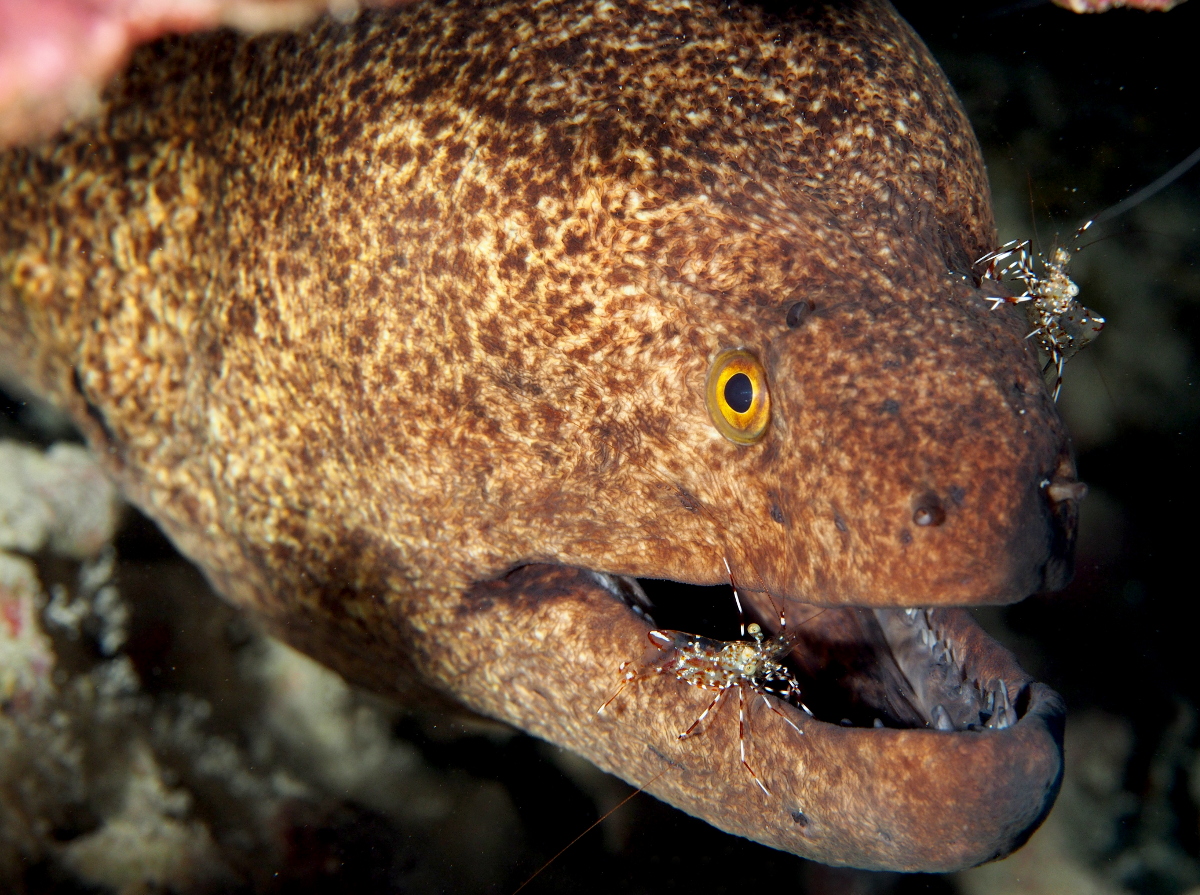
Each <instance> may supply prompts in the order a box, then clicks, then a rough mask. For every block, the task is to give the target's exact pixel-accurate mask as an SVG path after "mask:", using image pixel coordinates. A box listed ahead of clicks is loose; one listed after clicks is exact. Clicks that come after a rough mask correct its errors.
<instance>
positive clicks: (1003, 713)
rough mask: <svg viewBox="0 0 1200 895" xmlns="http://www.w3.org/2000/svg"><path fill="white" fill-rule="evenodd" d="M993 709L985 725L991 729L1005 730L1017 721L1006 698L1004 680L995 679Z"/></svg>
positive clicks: (1006, 692) (1006, 690)
mask: <svg viewBox="0 0 1200 895" xmlns="http://www.w3.org/2000/svg"><path fill="white" fill-rule="evenodd" d="M995 692H996V702H995V711H996V713H995V714H994V715H992V718H991V720H990V721H988V723H987V726H988V728H990V729H991V730H1006V729H1007V728H1009V727H1012V726H1013V725H1014V724H1016V723H1017V714H1016V712H1014V711H1013V707H1012V703H1011V702H1009V700H1008V687H1007V686H1006V685H1005V683H1004V681H996V691H995Z"/></svg>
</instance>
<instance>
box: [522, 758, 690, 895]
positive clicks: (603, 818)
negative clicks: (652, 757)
mask: <svg viewBox="0 0 1200 895" xmlns="http://www.w3.org/2000/svg"><path fill="white" fill-rule="evenodd" d="M673 767H675V766H674V765H671V764H669V765H667V766H666V767H665V768H663V769H662V770H661V771H659V772H658V773H657V774H655V775H654V776H653V777H651V778H650V779H649V780H647V781H646V782H645V783H643V784H642V785H641V786H639V787H638V788H637V789H635V790H634V791H633V792H631V793H630V794H629V795H627V796H626V797H625V798H623V799H621V801H619V802H617V804H615V805H613V806H612V807H611V808H609V809H608V810H607V811H605V812H604V813H603V814H601V815H600V816H599V817H598V818H596V820H595V822H593V823H592V825H591V826H589V827H588V828H587V829H586V830H584V831H583V832H582V833H580V834H579V835H578V836H576V837H575V838H574V839H572V840H571V841H570V842H568V843H567V844H566V845H564V846H563V847H562V848H560V849H559V850H558V851H557V852H556V853H555V855H554V857H553V858H551V859H550V860H549V861H547V862H546V863H545V864H543V865H542V866H541V867H539V868H538V869H537V870H535V871H534V872H533V875H532V876H530V877H529V879H527V880H525V882H523V883H521V885H519V886H517V887H516V888H515V889H513V891H512V895H517V893H518V892H520V891H521V890H522V889H524V888H525V887H526V886H528V885H529V884H530V883H531V882H533V881H534V880H535V879H537V878H538V877H539V876H541V873H542V871H543V870H545V869H546V868H547V867H549V866H550V865H551V864H553V863H554V862H555V861H557V860H558V859H559V858H560V857H562V855H563V853H564V852H565V851H566V850H567V849H569V848H570V847H571V846H572V845H574V844H575V843H576V842H578V841H579V840H580V839H582V838H583V837H584V836H586V835H587V834H588V833H590V832H592V830H594V829H596V827H598V826H600V824H602V823H604V822H605V821H606V820H608V819H609V818H610V817H612V815H613V814H614V813H615V812H616V811H617V809H619V808H622V807H624V806H625V804H626V803H627V802H629V800H630V799H632V798H633V797H634V796H638V795H641V794H642V792H643V791H645V789H646V787H647V786H649V785H650V784H652V783H653V782H654V781H655V780H657V779H658V778H659V777H661V776H662V775H663V774H665V773H666V772H667V771H669V770H671V768H673Z"/></svg>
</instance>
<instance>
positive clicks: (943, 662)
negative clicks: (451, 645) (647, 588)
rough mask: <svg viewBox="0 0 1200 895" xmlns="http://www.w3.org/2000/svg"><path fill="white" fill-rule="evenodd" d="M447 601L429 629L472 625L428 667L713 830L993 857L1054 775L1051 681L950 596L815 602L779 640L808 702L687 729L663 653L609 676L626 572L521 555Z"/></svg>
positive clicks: (633, 631) (635, 632) (905, 864)
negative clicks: (930, 601)
mask: <svg viewBox="0 0 1200 895" xmlns="http://www.w3.org/2000/svg"><path fill="white" fill-rule="evenodd" d="M743 597H744V598H747V599H748V600H749V601H750V602H752V603H753V602H754V601H755V600H756V599H757V598H758V597H756V596H755V595H754V594H753V593H750V594H743ZM759 597H761V599H762V601H763V603H762V604H760V605H756V606H755V609H756V610H757V614H758V616H759V618H760V619H762V618H766V617H768V616H769V614H770V609H769V606H768V605H766V602H767V599H766V597H765V596H762V595H759ZM631 604H632V605H634V606H636V607H637V608H636V609H631V608H630V605H631ZM793 605H794V604H792V603H790V602H789V605H788V609H789V612H790V611H791V609H792V606H793ZM660 615H661V613H660ZM451 621H452V625H450V624H448V625H447V626H446V627H445V628H443V629H442V630H450V629H451V627H452V629H453V632H454V641H455V642H456V643H459V642H463V641H464V640H465V641H466V642H469V643H471V644H472V650H471V655H470V661H469V664H467V665H463V664H461V661H462V654H461V652H460V651H458V650H451V651H449V652H448V653H446V656H447V657H448V658H449V659H450V660H451V662H452V664H448V665H447V667H446V668H445V669H444V673H441V674H440V675H439V676H440V677H441V678H442V679H444V680H448V679H453V680H454V681H455V688H456V689H455V692H457V693H459V694H461V695H462V697H463V701H464V702H465V703H466V704H468V705H470V706H471V707H472V708H475V709H476V710H477V711H480V712H482V713H484V714H488V715H492V716H493V717H496V718H501V719H503V720H505V721H507V722H509V723H511V724H513V725H515V726H517V727H520V728H522V729H524V730H526V731H528V732H529V733H532V734H534V735H535V736H540V737H543V738H545V739H547V740H550V741H551V742H555V743H558V744H559V745H561V746H564V747H566V748H568V749H571V750H572V751H575V752H576V753H578V754H580V755H582V756H584V757H586V758H588V759H589V760H590V761H592V762H593V763H594V764H596V765H597V766H598V767H600V768H602V769H604V770H606V771H609V772H611V773H614V774H616V775H618V776H620V777H622V778H623V779H625V780H626V781H627V782H629V783H630V784H631V785H633V786H635V787H636V786H645V788H646V790H647V791H648V792H650V793H652V794H653V795H655V796H657V797H659V798H661V799H663V800H664V801H666V802H668V803H670V804H672V805H674V806H675V807H677V808H680V809H681V810H683V811H685V812H687V813H689V814H692V815H695V816H697V817H700V818H702V819H704V820H706V821H708V822H709V823H711V824H713V825H714V826H716V827H718V828H720V829H722V830H725V831H727V832H730V833H733V834H735V835H739V836H745V837H747V838H750V839H753V840H755V841H757V842H761V843H763V844H765V845H768V846H771V847H773V848H778V849H782V850H784V851H788V852H791V853H793V854H797V855H801V856H802V857H807V858H811V859H813V860H817V861H821V862H823V863H828V864H836V865H845V866H853V867H861V868H865V869H873V870H899V871H907V872H912V871H922V872H945V871H950V870H957V869H962V868H965V867H970V866H973V865H975V864H979V863H982V862H984V861H989V860H993V859H995V858H998V857H1002V856H1004V855H1006V854H1008V853H1009V852H1011V851H1012V850H1013V849H1014V848H1016V847H1018V846H1019V845H1021V844H1022V843H1023V842H1024V841H1025V839H1027V838H1028V836H1029V835H1030V834H1031V833H1032V831H1033V830H1034V829H1036V827H1037V825H1038V824H1039V823H1040V822H1041V821H1042V819H1043V818H1044V817H1045V815H1046V813H1047V812H1048V811H1049V809H1050V806H1051V805H1052V804H1053V802H1054V797H1055V795H1056V794H1057V792H1058V787H1059V784H1060V783H1061V780H1062V732H1063V717H1064V714H1065V708H1064V706H1063V703H1062V699H1061V698H1060V697H1059V696H1058V695H1057V694H1056V693H1054V692H1053V691H1052V690H1050V689H1049V688H1048V687H1046V686H1044V685H1042V684H1039V683H1037V682H1035V681H1033V680H1032V678H1030V677H1029V675H1028V674H1026V673H1025V672H1024V671H1022V669H1021V668H1020V666H1019V665H1018V664H1017V662H1016V659H1015V658H1014V657H1013V655H1012V654H1011V653H1009V652H1008V650H1006V649H1004V647H1002V646H1001V645H1000V644H999V643H997V642H996V641H995V640H993V639H992V638H990V637H989V636H988V635H987V634H986V633H984V632H983V630H982V629H981V628H980V627H979V626H978V625H977V624H976V623H975V621H974V620H973V619H972V618H971V616H970V615H969V614H968V613H967V612H966V611H964V610H961V609H945V608H931V609H917V610H914V611H906V610H904V609H867V608H861V607H858V608H855V607H838V608H834V609H825V610H823V611H821V612H820V613H818V614H813V615H812V616H811V617H810V618H809V620H808V621H806V622H804V623H803V624H802V625H801V627H800V636H799V637H798V639H797V641H796V644H795V648H794V649H793V650H792V653H791V654H790V656H789V657H788V664H789V670H790V671H792V672H793V673H794V674H795V676H796V678H797V679H798V681H799V684H800V687H801V692H802V695H801V698H802V699H803V701H804V703H805V705H807V706H809V707H810V708H811V709H812V710H813V713H814V714H813V716H811V717H810V716H809V715H806V714H805V713H804V712H803V711H802V710H801V709H799V708H796V707H795V706H794V705H791V704H788V703H785V702H783V701H782V700H779V699H770V700H769V701H767V700H763V699H758V698H755V699H746V700H745V717H744V722H745V723H744V725H743V724H740V723H739V713H738V708H739V703H740V700H739V699H738V698H737V695H736V694H731V697H730V698H729V699H726V700H723V701H722V704H721V705H720V706H718V707H716V708H714V709H713V710H712V711H711V712H710V713H709V714H708V716H707V718H705V720H704V723H703V724H702V725H701V729H700V731H699V732H698V733H697V734H696V735H694V736H690V737H688V738H685V739H680V738H679V734H680V732H682V731H686V730H689V729H690V728H691V726H692V725H694V723H695V722H696V721H697V719H698V718H699V717H700V716H701V715H702V713H703V712H704V711H705V707H706V706H707V705H708V704H709V703H710V702H711V700H712V693H711V692H710V691H704V690H701V689H700V688H698V687H695V686H691V685H690V684H689V683H688V682H687V681H685V680H680V679H679V678H678V677H677V676H676V675H674V674H669V673H663V674H649V675H644V676H640V677H638V679H637V680H636V681H635V682H633V683H630V684H629V685H627V686H623V685H622V684H623V677H624V676H623V674H622V672H621V670H620V668H621V665H622V663H623V662H629V661H636V660H637V659H638V658H639V657H640V656H642V655H643V654H644V653H645V651H646V637H647V635H648V633H649V632H650V631H651V630H652V629H653V628H654V627H655V625H653V624H652V623H651V622H650V620H649V619H648V617H647V615H646V606H645V597H644V594H643V593H642V590H641V588H640V586H638V584H637V582H636V581H633V580H631V579H626V578H623V577H621V576H616V575H606V574H600V573H597V572H594V571H588V570H585V569H580V568H573V567H567V566H557V565H549V564H543V565H529V566H523V567H520V568H518V569H516V570H514V571H513V572H511V573H509V574H508V575H506V576H505V577H504V578H502V579H495V580H489V581H484V582H479V583H478V584H476V585H474V586H473V587H472V588H471V589H470V591H469V592H468V593H467V595H466V596H465V598H464V603H463V605H462V607H461V608H460V610H459V611H457V612H456V614H455V616H454V618H453V619H452V620H451ZM659 621H663V622H666V621H668V619H667V618H665V617H660V618H659ZM497 631H503V632H505V633H506V636H504V637H500V636H496V632H497ZM518 632H519V633H518ZM430 655H431V657H432V658H434V659H437V658H438V655H437V654H434V653H431V654H430ZM433 670H437V669H433ZM451 672H453V673H454V677H453V678H451V677H450V676H449V674H450V673H451ZM742 695H746V694H745V693H744V691H743V693H742ZM989 697H990V704H989ZM764 703H765V704H764ZM601 706H605V711H604V712H603V713H602V714H597V709H598V708H600V707H601ZM797 729H799V730H800V731H802V735H801V734H799V733H797ZM743 750H744V752H743ZM743 755H744V759H745V760H746V761H747V762H748V763H749V764H750V765H751V766H752V767H753V769H754V772H755V774H754V777H751V775H750V774H748V773H747V771H746V769H745V766H744V765H743V764H742V758H743ZM758 780H761V782H762V783H763V784H765V786H766V787H767V788H768V789H769V790H770V793H771V794H770V796H767V795H764V793H763V791H762V789H760V787H759V786H758V785H757V781H758ZM648 781H649V782H648Z"/></svg>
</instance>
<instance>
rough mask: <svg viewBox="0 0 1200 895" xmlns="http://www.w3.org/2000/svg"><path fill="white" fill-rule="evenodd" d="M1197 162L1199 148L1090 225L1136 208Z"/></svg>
mask: <svg viewBox="0 0 1200 895" xmlns="http://www.w3.org/2000/svg"><path fill="white" fill-rule="evenodd" d="M1197 162H1200V147H1197V148H1196V149H1195V150H1193V151H1192V154H1191V155H1189V156H1188V157H1187V158H1185V159H1184V160H1183V161H1181V162H1180V163H1179V164H1178V165H1176V166H1175V167H1174V168H1172V169H1171V170H1170V171H1168V172H1167V173H1166V174H1164V175H1162V176H1161V177H1159V178H1158V179H1157V180H1154V181H1152V182H1151V183H1148V184H1146V185H1145V186H1144V187H1142V188H1141V189H1140V190H1138V191H1137V192H1136V193H1133V194H1132V195H1130V196H1126V197H1125V198H1124V199H1122V200H1121V201H1120V202H1118V203H1117V204H1116V205H1110V206H1109V207H1108V208H1106V209H1105V210H1104V211H1102V212H1100V213H1099V214H1098V215H1096V216H1095V217H1094V218H1092V223H1093V224H1102V223H1104V222H1105V221H1111V220H1112V219H1113V218H1115V217H1117V216H1118V215H1122V214H1124V213H1125V212H1127V211H1129V210H1130V209H1132V208H1136V207H1137V206H1139V205H1141V204H1142V203H1143V202H1145V201H1146V200H1147V199H1149V198H1150V197H1152V196H1153V195H1155V194H1156V193H1158V192H1160V191H1161V190H1164V189H1166V188H1167V187H1169V186H1170V185H1171V184H1172V183H1174V182H1175V181H1176V180H1178V179H1179V178H1180V177H1182V176H1183V175H1184V174H1186V173H1187V172H1188V171H1190V170H1191V169H1192V168H1193V167H1194V166H1195V164H1196V163H1197Z"/></svg>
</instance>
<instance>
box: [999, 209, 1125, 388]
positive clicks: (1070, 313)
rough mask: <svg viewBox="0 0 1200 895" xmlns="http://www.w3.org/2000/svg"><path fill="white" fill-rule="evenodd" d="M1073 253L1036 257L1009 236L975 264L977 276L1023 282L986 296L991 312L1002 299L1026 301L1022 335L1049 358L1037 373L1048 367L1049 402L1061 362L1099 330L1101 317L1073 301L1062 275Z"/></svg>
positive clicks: (1071, 284)
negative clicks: (1011, 292) (1051, 375)
mask: <svg viewBox="0 0 1200 895" xmlns="http://www.w3.org/2000/svg"><path fill="white" fill-rule="evenodd" d="M1092 224H1093V221H1088V222H1087V223H1086V224H1084V225H1083V226H1082V227H1080V228H1079V229H1078V230H1076V231H1075V237H1074V239H1073V240H1072V242H1077V241H1078V240H1079V237H1080V236H1081V235H1082V234H1083V233H1084V232H1085V231H1086V230H1087V229H1088V228H1089V227H1091V226H1092ZM1077 251H1079V249H1078V248H1074V249H1072V250H1071V251H1068V250H1067V249H1065V248H1063V247H1061V246H1059V247H1058V248H1055V249H1054V250H1053V251H1052V252H1051V253H1050V255H1049V257H1042V256H1041V255H1038V254H1036V253H1033V252H1032V251H1031V243H1030V241H1029V240H1028V239H1026V240H1013V241H1012V242H1007V243H1005V244H1004V245H1002V246H1001V247H1000V248H998V249H996V250H995V251H992V252H988V253H987V254H986V255H983V256H981V257H980V258H979V259H978V260H976V262H975V266H976V267H977V268H978V267H980V266H983V274H982V279H990V280H993V281H996V282H999V281H1000V280H1001V279H1002V278H1003V277H1004V276H1005V275H1008V274H1011V275H1012V276H1015V277H1016V278H1017V279H1018V280H1020V281H1021V282H1022V283H1023V284H1024V286H1025V291H1024V292H1022V293H1021V294H1020V295H1017V296H1013V297H1008V296H989V298H991V300H992V310H993V311H994V310H995V309H996V308H998V307H1000V305H1002V304H1004V303H1008V304H1014V305H1015V304H1022V303H1026V302H1027V303H1028V305H1027V307H1026V308H1025V316H1026V319H1027V320H1028V321H1029V325H1030V326H1031V327H1032V329H1031V330H1030V332H1029V334H1028V335H1027V336H1026V337H1025V338H1027V339H1036V340H1037V344H1038V347H1039V348H1041V349H1042V351H1044V352H1045V353H1046V355H1047V356H1048V357H1049V358H1050V360H1049V361H1048V362H1047V364H1046V367H1045V369H1044V370H1043V371H1042V372H1043V373H1045V372H1047V371H1049V369H1050V368H1051V367H1053V368H1054V371H1055V380H1054V400H1055V401H1057V400H1058V395H1059V393H1060V392H1061V391H1062V383H1063V367H1064V365H1065V364H1066V362H1067V360H1068V359H1070V358H1071V357H1073V356H1074V355H1075V354H1077V353H1078V352H1079V351H1080V350H1081V349H1083V348H1085V347H1086V346H1087V345H1088V344H1089V343H1090V342H1091V341H1092V340H1093V339H1095V338H1096V336H1098V335H1099V334H1100V331H1101V330H1102V329H1104V318H1103V317H1101V316H1100V315H1099V314H1097V313H1096V312H1095V311H1093V310H1091V309H1089V308H1085V307H1084V306H1083V305H1082V304H1080V303H1079V302H1078V301H1076V296H1078V295H1079V286H1077V285H1076V284H1075V281H1074V280H1072V279H1071V278H1070V276H1068V274H1067V266H1068V265H1069V264H1070V263H1071V257H1072V255H1073V253H1074V252H1077ZM1009 258H1012V259H1013V260H1012V261H1009V263H1008V264H1007V265H1006V266H1005V267H1003V268H1000V267H999V265H1000V264H1001V263H1002V262H1004V261H1007V260H1008V259H1009ZM1038 266H1040V267H1041V268H1042V272H1041V273H1039V272H1038V269H1037V268H1038Z"/></svg>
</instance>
